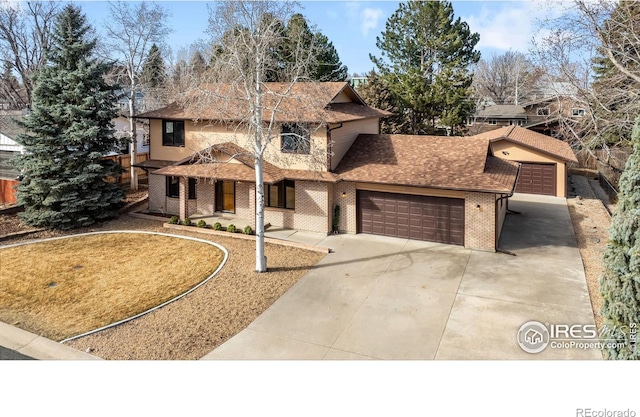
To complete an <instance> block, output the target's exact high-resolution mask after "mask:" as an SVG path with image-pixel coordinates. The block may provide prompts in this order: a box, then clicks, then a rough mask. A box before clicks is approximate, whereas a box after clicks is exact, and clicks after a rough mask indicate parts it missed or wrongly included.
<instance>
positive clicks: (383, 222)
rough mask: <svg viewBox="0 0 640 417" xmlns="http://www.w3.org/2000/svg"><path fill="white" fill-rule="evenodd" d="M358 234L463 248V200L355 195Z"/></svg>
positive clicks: (395, 195)
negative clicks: (356, 199) (425, 241)
mask: <svg viewBox="0 0 640 417" xmlns="http://www.w3.org/2000/svg"><path fill="white" fill-rule="evenodd" d="M358 231H359V232H360V233H370V234H373V235H383V236H392V237H401V238H409V239H416V240H427V241H429V242H440V243H449V244H454V245H464V200H463V199H459V198H444V197H426V196H418V195H407V194H394V193H382V192H377V191H358Z"/></svg>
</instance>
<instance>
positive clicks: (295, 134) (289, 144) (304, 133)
mask: <svg viewBox="0 0 640 417" xmlns="http://www.w3.org/2000/svg"><path fill="white" fill-rule="evenodd" d="M281 137H282V147H281V148H282V152H286V153H304V154H308V153H309V152H310V148H311V144H310V140H309V129H308V128H307V126H305V125H302V124H298V123H283V124H282V134H281Z"/></svg>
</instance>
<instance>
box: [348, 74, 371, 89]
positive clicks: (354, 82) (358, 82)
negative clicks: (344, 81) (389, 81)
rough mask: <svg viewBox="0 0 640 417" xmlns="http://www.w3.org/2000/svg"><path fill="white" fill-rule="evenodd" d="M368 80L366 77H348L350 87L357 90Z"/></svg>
mask: <svg viewBox="0 0 640 417" xmlns="http://www.w3.org/2000/svg"><path fill="white" fill-rule="evenodd" d="M368 80H369V78H368V77H351V78H350V79H349V84H351V87H353V88H354V89H355V90H357V89H358V88H360V87H362V86H363V85H366V84H367V81H368Z"/></svg>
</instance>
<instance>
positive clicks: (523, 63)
mask: <svg viewBox="0 0 640 417" xmlns="http://www.w3.org/2000/svg"><path fill="white" fill-rule="evenodd" d="M540 75H541V74H540V71H539V70H537V68H535V67H534V65H533V64H532V63H531V62H530V61H529V59H528V58H527V57H526V56H525V55H524V54H522V53H520V52H512V51H508V52H505V53H504V54H502V55H497V54H493V55H491V57H490V58H489V59H484V58H482V59H480V61H479V62H478V63H477V64H476V66H475V68H474V73H473V87H474V89H475V91H476V95H478V96H479V97H482V98H485V99H490V100H491V101H493V103H494V104H516V105H517V104H522V103H523V102H525V101H527V99H528V98H529V97H530V96H531V93H532V92H533V91H535V89H536V81H537V80H538V78H539V77H540Z"/></svg>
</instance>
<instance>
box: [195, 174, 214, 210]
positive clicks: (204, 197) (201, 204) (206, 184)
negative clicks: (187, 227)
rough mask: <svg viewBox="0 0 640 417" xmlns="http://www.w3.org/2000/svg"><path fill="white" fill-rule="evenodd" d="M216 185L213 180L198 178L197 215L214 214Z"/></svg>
mask: <svg viewBox="0 0 640 417" xmlns="http://www.w3.org/2000/svg"><path fill="white" fill-rule="evenodd" d="M215 196H216V185H215V183H214V182H213V180H212V179H209V178H198V183H197V184H196V198H197V200H196V201H197V202H198V203H197V209H196V210H197V213H198V214H212V213H213V212H214V211H215V209H216V206H215V201H216V200H215Z"/></svg>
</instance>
